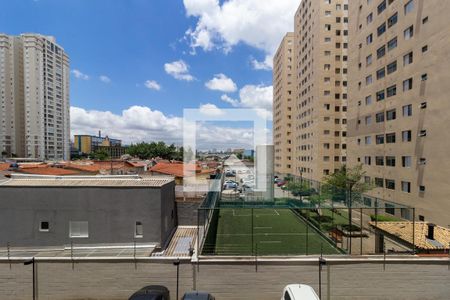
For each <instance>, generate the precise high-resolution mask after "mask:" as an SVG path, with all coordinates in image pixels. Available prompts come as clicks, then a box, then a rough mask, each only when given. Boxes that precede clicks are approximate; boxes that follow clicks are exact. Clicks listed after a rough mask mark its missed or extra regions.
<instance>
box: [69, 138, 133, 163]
mask: <svg viewBox="0 0 450 300" xmlns="http://www.w3.org/2000/svg"><path fill="white" fill-rule="evenodd" d="M73 145H74V148H75V149H76V150H77V151H78V152H79V153H81V154H87V155H89V154H92V153H94V152H96V151H98V150H102V151H105V152H107V153H108V154H109V155H110V156H111V157H112V158H120V157H121V156H122V155H124V154H125V148H124V147H122V141H121V140H118V139H111V138H109V137H108V136H105V137H103V136H102V135H101V132H99V133H98V136H95V135H75V136H74V144H73Z"/></svg>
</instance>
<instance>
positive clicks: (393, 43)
mask: <svg viewBox="0 0 450 300" xmlns="http://www.w3.org/2000/svg"><path fill="white" fill-rule="evenodd" d="M387 45H388V51H391V50H392V49H394V48H396V47H397V38H396V37H395V38H393V39H392V40H390V41H389V42H388V44H387Z"/></svg>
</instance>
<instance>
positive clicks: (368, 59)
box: [366, 54, 372, 66]
mask: <svg viewBox="0 0 450 300" xmlns="http://www.w3.org/2000/svg"><path fill="white" fill-rule="evenodd" d="M371 64H372V54H370V55H369V56H367V57H366V66H370V65H371Z"/></svg>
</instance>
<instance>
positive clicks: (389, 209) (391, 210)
mask: <svg viewBox="0 0 450 300" xmlns="http://www.w3.org/2000/svg"><path fill="white" fill-rule="evenodd" d="M386 188H388V187H387V186H386ZM394 189H395V183H394V188H393V190H394ZM384 210H385V212H386V213H387V214H390V215H395V206H394V205H392V204H389V203H386V205H385V206H384Z"/></svg>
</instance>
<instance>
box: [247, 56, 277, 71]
mask: <svg viewBox="0 0 450 300" xmlns="http://www.w3.org/2000/svg"><path fill="white" fill-rule="evenodd" d="M250 62H251V64H252V67H253V69H255V70H272V68H273V55H266V58H265V59H264V60H263V61H258V60H256V59H255V58H253V57H252V58H251V60H250Z"/></svg>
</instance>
